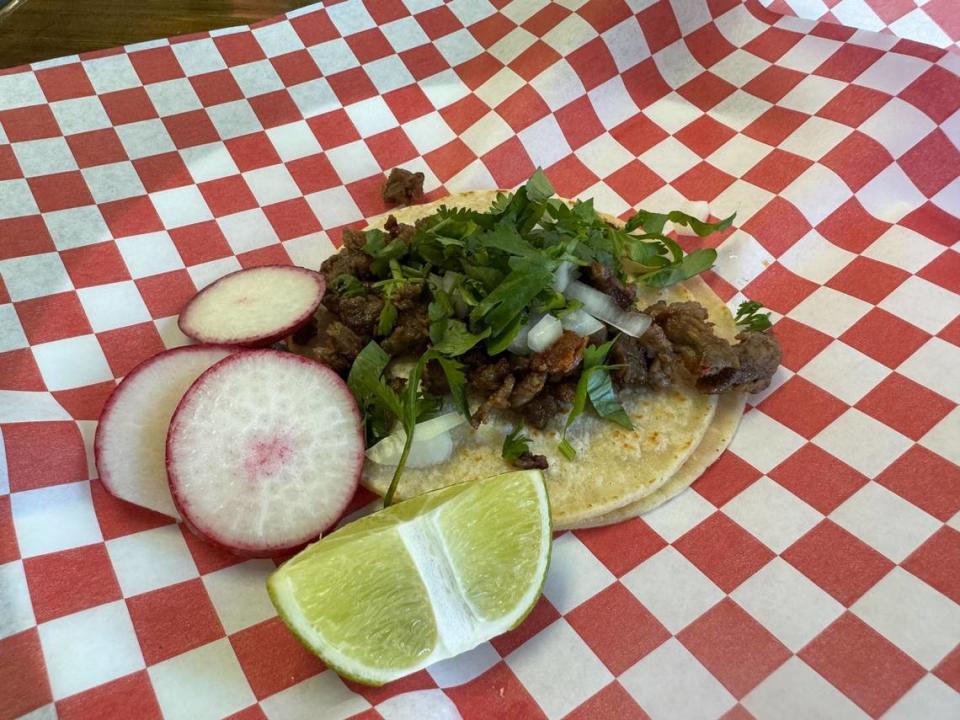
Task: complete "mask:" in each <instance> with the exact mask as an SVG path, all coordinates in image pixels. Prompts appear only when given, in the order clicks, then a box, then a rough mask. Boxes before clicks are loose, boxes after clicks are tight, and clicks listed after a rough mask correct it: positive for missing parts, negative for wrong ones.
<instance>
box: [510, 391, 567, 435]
mask: <svg viewBox="0 0 960 720" xmlns="http://www.w3.org/2000/svg"><path fill="white" fill-rule="evenodd" d="M562 410H563V404H562V403H561V402H560V401H559V400H557V399H556V398H555V397H554V396H553V395H551V394H550V393H541V394H539V395H537V396H536V397H535V398H534V399H533V400H531V401H530V402H528V403H527V404H526V405H524V406H523V407H522V408H521V409H520V412H521V414H522V415H523V417H524V419H525V420H526V421H527V423H529V424H530V425H533V427H535V428H539V429H540V430H543V429H544V428H545V427H546V426H547V424H548V423H549V422H550V420H551V419H552V418H553V416H554V415H556V414H557V413H559V412H561V411H562Z"/></svg>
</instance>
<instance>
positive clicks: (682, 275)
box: [640, 248, 717, 288]
mask: <svg viewBox="0 0 960 720" xmlns="http://www.w3.org/2000/svg"><path fill="white" fill-rule="evenodd" d="M716 261H717V251H716V250H714V249H713V248H701V249H700V250H695V251H694V252H692V253H690V254H689V255H685V256H684V257H683V259H682V260H680V261H679V262H674V263H672V264H670V265H667V266H665V267H663V268H661V269H659V270H654V271H651V272H649V273H646V274H644V275H641V276H640V280H641V281H642V282H643V283H644V284H646V285H649V286H650V287H655V288H665V287H669V286H670V285H675V284H676V283H678V282H682V281H683V280H689V279H690V278H692V277H693V276H694V275H699V274H700V273H702V272H703V271H704V270H709V269H710V268H711V267H713V264H714V263H715V262H716Z"/></svg>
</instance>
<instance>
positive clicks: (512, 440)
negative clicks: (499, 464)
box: [500, 425, 530, 460]
mask: <svg viewBox="0 0 960 720" xmlns="http://www.w3.org/2000/svg"><path fill="white" fill-rule="evenodd" d="M527 452H530V438H528V437H527V436H526V435H524V434H523V425H517V426H516V427H515V428H514V429H513V430H512V431H511V432H510V434H509V435H507V436H506V437H505V438H504V439H503V448H502V449H501V450H500V456H501V457H502V458H503V459H504V460H516V459H517V458H518V457H520V456H521V455H523V454H524V453H527Z"/></svg>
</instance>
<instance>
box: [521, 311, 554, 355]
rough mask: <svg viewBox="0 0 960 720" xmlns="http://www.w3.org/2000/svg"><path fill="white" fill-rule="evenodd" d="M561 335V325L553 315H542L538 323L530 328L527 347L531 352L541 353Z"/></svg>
mask: <svg viewBox="0 0 960 720" xmlns="http://www.w3.org/2000/svg"><path fill="white" fill-rule="evenodd" d="M561 335H563V325H562V324H561V323H560V321H559V320H558V319H557V318H555V317H554V316H553V315H544V316H543V317H542V318H541V319H540V322H538V323H537V324H536V325H534V326H533V327H532V328H530V333H529V334H528V335H527V347H529V348H530V350H531V351H532V352H535V353H538V352H543V351H544V350H546V349H547V348H548V347H550V346H551V345H553V344H554V343H555V342H556V341H557V339H558V338H559V337H560V336H561Z"/></svg>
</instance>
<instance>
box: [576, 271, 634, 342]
mask: <svg viewBox="0 0 960 720" xmlns="http://www.w3.org/2000/svg"><path fill="white" fill-rule="evenodd" d="M564 295H566V296H567V297H568V298H573V299H574V300H579V301H580V302H581V303H583V309H584V310H586V311H587V312H588V313H590V314H591V315H593V316H594V317H595V318H597V319H598V320H602V321H603V322H605V323H607V324H608V325H612V326H613V327H615V328H617V330H621V331H622V332H625V333H626V334H627V335H630V336H632V337H640V336H641V335H643V334H644V333H645V332H646V331H647V328H648V327H650V323H651V319H650V316H649V315H644V314H643V313H640V312H636V311H634V310H623V309H622V308H621V307H620V306H619V305H617V304H616V303H615V302H614V301H613V298H611V297H610V296H609V295H607V294H606V293H602V292H600V291H599V290H597V289H596V288H592V287H590V286H589V285H585V284H583V283H582V282H579V281H577V280H574V281H573V282H571V283H570V285H568V286H567V291H566V292H565V293H564Z"/></svg>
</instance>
